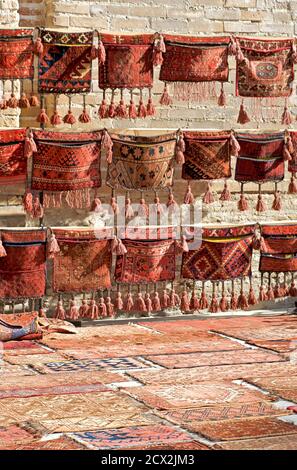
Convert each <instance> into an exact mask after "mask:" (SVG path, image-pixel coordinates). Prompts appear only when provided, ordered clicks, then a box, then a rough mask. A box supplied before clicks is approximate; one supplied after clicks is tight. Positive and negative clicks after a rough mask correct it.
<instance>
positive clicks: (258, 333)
mask: <svg viewBox="0 0 297 470" xmlns="http://www.w3.org/2000/svg"><path fill="white" fill-rule="evenodd" d="M215 331H216V332H217V333H220V334H224V335H227V336H233V337H234V338H237V339H242V340H244V341H254V340H255V339H260V340H272V339H274V340H276V339H292V340H294V339H297V326H295V325H293V326H289V325H288V327H286V326H277V325H275V326H266V327H264V328H257V327H253V328H252V327H250V328H239V327H237V328H218V329H217V330H215Z"/></svg>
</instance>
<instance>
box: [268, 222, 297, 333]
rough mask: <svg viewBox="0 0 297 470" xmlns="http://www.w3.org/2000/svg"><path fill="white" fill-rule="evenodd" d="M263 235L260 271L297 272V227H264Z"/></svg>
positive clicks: (293, 225) (294, 225)
mask: <svg viewBox="0 0 297 470" xmlns="http://www.w3.org/2000/svg"><path fill="white" fill-rule="evenodd" d="M261 235H262V243H261V258H260V266H259V270H260V271H261V272H269V273H273V272H276V273H280V272H283V273H286V272H294V271H297V225H296V224H292V225H284V226H283V225H276V226H272V225H263V226H262V227H261ZM274 339H275V338H274Z"/></svg>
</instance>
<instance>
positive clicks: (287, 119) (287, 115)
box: [282, 101, 293, 126]
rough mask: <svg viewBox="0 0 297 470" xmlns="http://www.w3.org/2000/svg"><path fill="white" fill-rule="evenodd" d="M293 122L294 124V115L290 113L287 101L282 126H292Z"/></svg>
mask: <svg viewBox="0 0 297 470" xmlns="http://www.w3.org/2000/svg"><path fill="white" fill-rule="evenodd" d="M292 122H293V118H292V114H291V113H290V111H289V109H288V105H287V101H286V104H285V107H284V112H283V114H282V124H283V125H284V126H289V125H290V124H292Z"/></svg>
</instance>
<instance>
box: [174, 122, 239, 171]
mask: <svg viewBox="0 0 297 470" xmlns="http://www.w3.org/2000/svg"><path fill="white" fill-rule="evenodd" d="M183 135H184V141H185V146H186V149H185V152H184V155H185V163H184V165H183V170H182V177H183V178H184V179H186V180H216V179H222V178H229V177H230V176H231V146H230V136H231V134H230V132H229V133H228V132H226V131H217V132H184V133H183Z"/></svg>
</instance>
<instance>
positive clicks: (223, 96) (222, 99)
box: [218, 83, 227, 106]
mask: <svg viewBox="0 0 297 470" xmlns="http://www.w3.org/2000/svg"><path fill="white" fill-rule="evenodd" d="M226 102H227V98H226V94H225V91H224V84H223V83H221V93H220V96H219V99H218V105H219V106H226Z"/></svg>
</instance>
